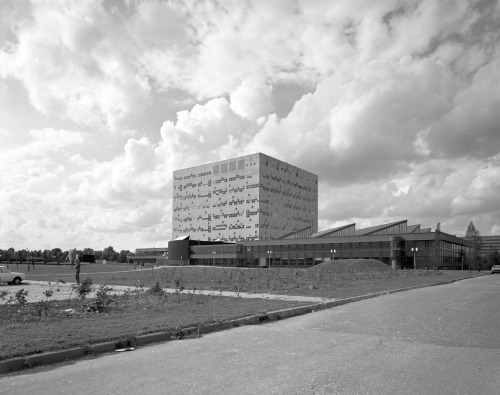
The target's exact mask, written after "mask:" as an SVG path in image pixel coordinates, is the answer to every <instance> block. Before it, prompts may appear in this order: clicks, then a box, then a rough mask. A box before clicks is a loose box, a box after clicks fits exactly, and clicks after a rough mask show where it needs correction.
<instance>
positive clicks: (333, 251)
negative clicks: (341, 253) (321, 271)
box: [330, 250, 337, 261]
mask: <svg viewBox="0 0 500 395" xmlns="http://www.w3.org/2000/svg"><path fill="white" fill-rule="evenodd" d="M336 252H337V250H330V254H331V255H330V258H331V260H332V261H333V260H334V259H335V253H336Z"/></svg>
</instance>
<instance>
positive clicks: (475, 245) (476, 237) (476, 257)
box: [465, 220, 481, 271]
mask: <svg viewBox="0 0 500 395" xmlns="http://www.w3.org/2000/svg"><path fill="white" fill-rule="evenodd" d="M465 238H466V239H467V240H468V241H469V243H470V248H469V252H468V254H467V261H468V262H469V271H470V270H471V269H472V266H475V267H477V270H479V271H480V270H481V255H480V252H481V233H480V232H479V230H477V229H476V227H475V226H474V222H472V220H471V221H470V223H469V225H468V226H467V230H466V231H465Z"/></svg>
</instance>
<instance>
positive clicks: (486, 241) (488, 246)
mask: <svg viewBox="0 0 500 395" xmlns="http://www.w3.org/2000/svg"><path fill="white" fill-rule="evenodd" d="M495 250H496V251H498V252H500V236H481V251H480V254H481V256H482V257H487V256H489V255H490V254H491V253H492V252H493V251H495Z"/></svg>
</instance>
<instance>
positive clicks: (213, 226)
mask: <svg viewBox="0 0 500 395" xmlns="http://www.w3.org/2000/svg"><path fill="white" fill-rule="evenodd" d="M173 176H174V177H173V178H174V182H173V213H172V234H173V237H174V238H177V237H180V236H183V235H189V236H190V237H191V239H195V240H204V241H215V240H220V241H233V242H235V241H242V240H270V239H277V238H280V237H283V236H285V235H288V234H292V233H296V232H298V231H300V230H306V232H308V233H309V234H311V233H314V232H317V229H318V176H316V175H315V174H312V173H310V172H308V171H305V170H302V169H299V168H298V167H295V166H292V165H290V164H288V163H286V162H283V161H280V160H278V159H274V158H272V157H270V156H267V155H264V154H261V153H257V154H252V155H247V156H242V157H239V158H234V159H229V160H224V161H220V162H215V163H209V164H205V165H201V166H196V167H191V168H187V169H182V170H177V171H174V174H173Z"/></svg>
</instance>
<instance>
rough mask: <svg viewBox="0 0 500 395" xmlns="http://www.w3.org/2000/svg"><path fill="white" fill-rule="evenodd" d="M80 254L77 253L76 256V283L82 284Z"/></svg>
mask: <svg viewBox="0 0 500 395" xmlns="http://www.w3.org/2000/svg"><path fill="white" fill-rule="evenodd" d="M80 263H81V262H80V255H78V254H76V258H75V270H76V273H75V279H76V283H77V284H78V285H80Z"/></svg>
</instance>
